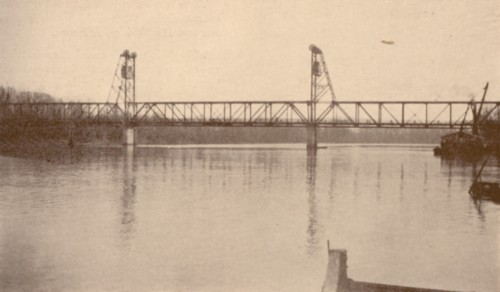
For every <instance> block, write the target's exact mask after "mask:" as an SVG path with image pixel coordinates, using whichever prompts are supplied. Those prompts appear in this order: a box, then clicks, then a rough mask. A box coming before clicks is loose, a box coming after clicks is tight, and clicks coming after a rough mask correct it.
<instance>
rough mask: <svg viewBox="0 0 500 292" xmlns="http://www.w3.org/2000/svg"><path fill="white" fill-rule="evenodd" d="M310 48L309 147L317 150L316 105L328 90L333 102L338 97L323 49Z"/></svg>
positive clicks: (312, 46) (311, 46)
mask: <svg viewBox="0 0 500 292" xmlns="http://www.w3.org/2000/svg"><path fill="white" fill-rule="evenodd" d="M309 50H310V51H311V97H310V101H309V112H308V115H309V125H308V127H307V149H308V150H309V149H312V150H316V149H317V147H318V126H317V122H316V121H317V120H316V105H317V104H318V102H319V101H320V100H321V98H322V97H323V96H324V95H325V94H326V93H327V92H330V94H331V97H332V102H334V101H335V100H336V97H335V93H334V91H333V85H332V81H331V79H330V74H329V73H328V68H327V66H326V62H325V57H324V55H323V51H321V49H320V48H318V47H317V46H315V45H310V46H309Z"/></svg>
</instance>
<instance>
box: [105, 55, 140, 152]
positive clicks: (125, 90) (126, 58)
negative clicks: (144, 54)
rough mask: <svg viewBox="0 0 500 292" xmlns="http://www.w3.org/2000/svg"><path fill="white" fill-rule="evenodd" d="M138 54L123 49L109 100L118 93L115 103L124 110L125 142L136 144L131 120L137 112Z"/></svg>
mask: <svg viewBox="0 0 500 292" xmlns="http://www.w3.org/2000/svg"><path fill="white" fill-rule="evenodd" d="M136 58H137V54H136V53H135V52H132V53H130V52H129V50H125V51H123V53H122V54H121V55H120V57H119V58H118V64H117V65H116V70H115V75H114V77H113V82H112V84H111V89H110V91H109V94H108V102H110V98H111V95H112V93H113V94H115V95H116V99H115V103H116V104H118V105H120V108H122V111H123V137H124V138H123V144H124V145H135V129H134V127H133V125H132V123H131V120H132V119H133V117H134V116H135V115H136V113H137V104H136V103H135V67H136V66H135V65H136V62H135V61H136Z"/></svg>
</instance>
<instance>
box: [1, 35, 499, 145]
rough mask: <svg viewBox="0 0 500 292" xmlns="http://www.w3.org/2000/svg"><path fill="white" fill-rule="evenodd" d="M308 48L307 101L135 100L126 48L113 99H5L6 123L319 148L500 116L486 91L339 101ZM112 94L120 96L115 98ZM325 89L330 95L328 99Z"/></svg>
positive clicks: (317, 53)
mask: <svg viewBox="0 0 500 292" xmlns="http://www.w3.org/2000/svg"><path fill="white" fill-rule="evenodd" d="M309 49H310V51H311V73H310V74H311V95H310V99H309V100H305V101H294V100H289V101H255V100H252V101H169V102H137V101H136V98H135V60H136V57H137V55H136V54H135V53H129V51H128V50H126V51H124V52H123V53H122V54H121V55H120V58H119V62H118V65H117V69H116V71H115V79H114V80H113V85H112V87H111V91H110V96H108V101H107V102H102V103H101V102H54V103H0V125H11V124H15V125H25V126H37V125H38V126H44V125H54V124H67V123H71V124H73V125H105V124H113V125H123V127H124V128H125V129H132V128H134V127H141V126H222V127H307V128H308V137H309V138H308V140H309V141H308V145H310V146H311V147H315V145H316V144H317V138H316V129H317V128H318V127H330V128H411V129H419V128H426V129H444V128H448V129H453V128H463V127H470V128H474V127H475V126H477V124H478V123H480V122H481V121H482V120H484V119H487V118H488V117H490V116H492V115H498V116H500V102H498V101H497V102H491V101H490V102H483V101H484V96H483V101H482V102H475V101H393V100H390V101H362V100H359V101H339V100H338V99H337V98H336V96H335V93H334V90H333V86H332V82H331V78H330V76H329V72H328V69H327V66H326V62H325V59H324V56H323V52H322V51H321V50H320V49H319V48H318V47H316V46H314V45H311V46H310V47H309ZM486 89H487V88H485V90H486ZM111 93H115V94H116V99H115V100H114V101H112V100H110V97H111ZM327 93H330V94H329V95H330V99H329V100H322V98H323V97H325V96H327ZM478 108H479V111H481V109H482V113H481V114H480V115H478V114H477V113H478ZM469 109H470V111H469ZM478 117H480V118H479V119H478Z"/></svg>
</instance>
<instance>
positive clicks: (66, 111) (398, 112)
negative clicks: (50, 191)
mask: <svg viewBox="0 0 500 292" xmlns="http://www.w3.org/2000/svg"><path fill="white" fill-rule="evenodd" d="M479 106H480V102H457V101H332V102H318V103H313V102H310V101H270V102H269V101H231V102H225V101H218V102H138V103H137V102H136V103H129V104H128V106H127V110H125V109H124V108H123V107H122V106H120V105H119V104H117V103H2V104H0V125H12V124H17V125H33V126H36V125H46V124H64V123H73V124H93V125H101V124H126V125H127V126H234V127H237V126H244V127H306V126H311V125H314V126H317V127H345V128H363V127H364V128H370V127H371V128H459V127H460V126H461V124H462V122H463V123H464V126H465V127H472V125H473V114H472V112H473V110H475V109H476V108H479ZM468 109H473V110H471V111H468ZM498 116H500V102H484V105H483V107H482V114H481V119H482V120H484V119H487V118H488V117H495V118H496V117H498Z"/></svg>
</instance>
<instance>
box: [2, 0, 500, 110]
mask: <svg viewBox="0 0 500 292" xmlns="http://www.w3.org/2000/svg"><path fill="white" fill-rule="evenodd" d="M0 5H1V6H0V85H3V86H13V87H15V88H17V89H20V90H36V91H43V92H46V93H49V94H52V95H54V96H56V97H59V98H62V99H64V100H68V101H103V102H104V101H106V99H107V96H108V92H109V88H110V86H111V81H112V78H113V73H114V70H115V67H116V63H117V60H118V56H119V55H120V53H121V52H122V51H123V50H124V49H129V50H131V51H135V52H137V54H138V58H137V100H138V101H198V100H202V101H205V100H207V101H208V100H306V99H308V98H309V86H310V85H309V70H310V63H309V62H310V52H309V50H308V47H309V45H310V44H311V43H314V44H316V45H317V46H318V47H320V48H321V49H322V50H323V52H324V55H325V58H326V62H327V64H328V69H329V71H330V74H331V78H332V81H333V86H334V89H335V92H336V95H337V98H338V100H346V101H348V100H468V99H470V98H471V97H472V96H473V95H474V96H476V99H479V98H480V96H481V95H482V88H483V87H484V85H485V83H486V82H487V81H489V82H490V90H489V93H488V100H500V57H499V54H500V1H498V0H491V1H490V0H474V1H462V0H453V1H442V0H440V1H434V0H433V1H426V0H418V1H408V0H394V1H352V0H349V1H337V0H329V1H322V0H314V1H313V0H311V1H291V0H286V1H257V0H249V1H234V0H231V1H212V0H206V1H202V0H199V1H188V0H186V1H177V0H167V1H136V0H119V1H108V0H98V1H64V0H36V1H35V0H29V1H25V0H23V1H20V0H0ZM382 40H390V41H393V42H394V44H393V45H387V44H383V43H382V42H381V41H382Z"/></svg>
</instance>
